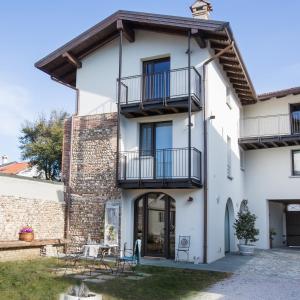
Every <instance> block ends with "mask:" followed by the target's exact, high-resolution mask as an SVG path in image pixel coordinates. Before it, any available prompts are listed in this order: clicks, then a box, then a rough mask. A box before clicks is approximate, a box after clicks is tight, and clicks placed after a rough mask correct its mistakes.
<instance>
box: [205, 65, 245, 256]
mask: <svg viewBox="0 0 300 300" xmlns="http://www.w3.org/2000/svg"><path fill="white" fill-rule="evenodd" d="M207 74H208V75H207V111H208V115H209V116H214V117H215V119H214V120H210V121H208V122H209V123H208V262H211V261H214V260H216V259H218V258H221V257H223V256H224V251H225V249H224V248H225V239H224V237H225V229H224V224H225V223H224V220H225V208H226V203H227V201H228V199H229V198H230V199H231V200H232V204H233V209H234V212H233V214H232V215H234V216H235V215H236V213H237V211H238V210H239V207H240V203H241V201H242V200H243V199H244V191H243V188H244V186H243V185H244V173H243V171H241V169H240V153H239V145H238V138H239V130H238V128H239V119H240V109H241V107H240V103H239V101H238V100H237V98H236V96H235V94H234V92H233V91H232V89H231V101H230V102H231V105H230V107H229V106H228V105H227V104H226V86H228V87H229V88H231V85H230V84H229V83H228V81H227V78H226V76H225V75H224V73H223V71H221V68H220V67H219V65H218V63H217V62H213V63H211V64H210V65H209V66H208V71H207ZM227 136H229V137H230V138H231V145H232V148H231V161H232V163H231V168H232V172H231V173H232V180H231V179H229V178H228V177H227ZM232 224H233V220H231V225H230V229H231V232H230V236H231V239H230V242H231V243H230V250H231V251H235V250H236V239H235V236H234V230H233V228H232Z"/></svg>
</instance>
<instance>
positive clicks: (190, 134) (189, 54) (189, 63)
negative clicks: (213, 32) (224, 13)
mask: <svg viewBox="0 0 300 300" xmlns="http://www.w3.org/2000/svg"><path fill="white" fill-rule="evenodd" d="M187 52H188V91H189V92H188V177H189V181H191V178H192V150H191V149H192V132H191V131H192V117H191V115H192V95H191V31H190V30H189V32H188V50H187Z"/></svg>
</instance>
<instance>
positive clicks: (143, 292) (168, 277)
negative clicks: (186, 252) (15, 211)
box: [0, 259, 229, 300]
mask: <svg viewBox="0 0 300 300" xmlns="http://www.w3.org/2000/svg"><path fill="white" fill-rule="evenodd" d="M55 267H56V261H55V260H51V259H40V260H34V261H26V262H7V263H0V299H1V300H2V299H3V300H4V299H9V300H48V299H49V300H52V299H57V295H58V294H59V293H61V292H63V291H64V290H66V289H67V288H68V287H69V286H70V285H72V284H74V283H79V281H76V280H75V279H71V278H69V277H66V276H64V277H57V276H55V275H54V274H53V273H51V272H50V271H49V269H50V268H55ZM137 272H144V273H148V274H151V276H149V277H145V278H143V279H141V280H138V281H136V280H129V279H126V278H122V277H119V278H115V279H112V280H109V281H106V282H104V283H101V284H87V285H88V287H89V288H90V290H92V291H94V292H98V293H102V294H103V299H104V300H115V299H124V300H125V299H130V300H135V299H139V300H148V299H151V300H153V299H164V300H168V299H172V300H173V299H174V300H176V299H185V298H190V297H192V296H193V295H194V294H196V293H198V292H199V291H201V290H203V289H204V288H207V287H208V286H209V285H211V284H213V283H215V282H217V281H219V280H222V279H224V278H226V277H228V276H229V275H228V274H225V273H217V272H207V271H195V270H181V269H173V268H172V269H171V268H160V267H150V266H140V267H138V270H137Z"/></svg>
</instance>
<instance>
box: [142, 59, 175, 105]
mask: <svg viewBox="0 0 300 300" xmlns="http://www.w3.org/2000/svg"><path fill="white" fill-rule="evenodd" d="M143 73H144V74H143V78H144V80H143V88H144V93H143V98H144V100H145V101H148V100H163V99H165V98H169V97H170V58H162V59H156V60H151V61H145V62H144V66H143Z"/></svg>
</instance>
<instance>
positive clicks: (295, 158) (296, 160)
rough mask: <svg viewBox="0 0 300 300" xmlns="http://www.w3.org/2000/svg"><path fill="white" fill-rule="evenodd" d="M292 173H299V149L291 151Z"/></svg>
mask: <svg viewBox="0 0 300 300" xmlns="http://www.w3.org/2000/svg"><path fill="white" fill-rule="evenodd" d="M293 167H294V170H293V175H300V150H299V151H294V152H293Z"/></svg>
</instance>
